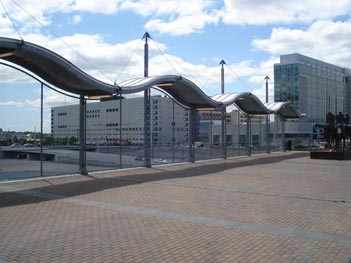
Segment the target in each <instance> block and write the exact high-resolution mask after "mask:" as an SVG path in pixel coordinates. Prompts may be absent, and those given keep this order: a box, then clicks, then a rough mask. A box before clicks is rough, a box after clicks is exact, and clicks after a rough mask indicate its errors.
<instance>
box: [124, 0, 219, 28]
mask: <svg viewBox="0 0 351 263" xmlns="http://www.w3.org/2000/svg"><path fill="white" fill-rule="evenodd" d="M121 10H132V11H134V12H136V13H138V14H140V15H143V16H152V19H151V20H149V21H148V22H147V23H146V24H145V29H146V30H148V31H157V32H159V33H161V34H171V35H187V34H191V33H194V32H201V31H202V30H203V29H204V27H205V26H206V24H215V23H217V22H218V20H219V12H218V10H217V9H216V8H215V5H214V2H213V1H209V0H193V1H192V2H191V3H189V2H188V1H178V0H171V1H162V0H141V1H125V2H124V3H123V4H121Z"/></svg>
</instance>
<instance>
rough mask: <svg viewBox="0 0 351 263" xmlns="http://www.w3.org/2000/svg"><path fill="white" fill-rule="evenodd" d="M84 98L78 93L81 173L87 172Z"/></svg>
mask: <svg viewBox="0 0 351 263" xmlns="http://www.w3.org/2000/svg"><path fill="white" fill-rule="evenodd" d="M86 123H87V119H86V100H85V97H84V95H80V99H79V172H80V173H81V174H83V175H86V174H88V172H87V156H86V150H87V148H86V147H87V146H86V127H87V126H86Z"/></svg>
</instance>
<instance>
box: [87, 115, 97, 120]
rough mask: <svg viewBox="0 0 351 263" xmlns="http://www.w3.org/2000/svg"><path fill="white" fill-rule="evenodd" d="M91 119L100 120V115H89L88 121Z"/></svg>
mask: <svg viewBox="0 0 351 263" xmlns="http://www.w3.org/2000/svg"><path fill="white" fill-rule="evenodd" d="M91 118H100V114H92V115H87V119H91Z"/></svg>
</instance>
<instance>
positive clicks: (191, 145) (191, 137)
mask: <svg viewBox="0 0 351 263" xmlns="http://www.w3.org/2000/svg"><path fill="white" fill-rule="evenodd" d="M195 118H196V110H195V109H194V108H191V109H190V116H189V139H188V140H189V162H192V163H194V162H195V153H194V147H195Z"/></svg>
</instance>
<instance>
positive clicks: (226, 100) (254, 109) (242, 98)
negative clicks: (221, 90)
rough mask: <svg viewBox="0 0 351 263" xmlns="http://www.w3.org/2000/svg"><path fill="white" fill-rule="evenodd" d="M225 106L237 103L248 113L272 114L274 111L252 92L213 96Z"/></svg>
mask: <svg viewBox="0 0 351 263" xmlns="http://www.w3.org/2000/svg"><path fill="white" fill-rule="evenodd" d="M211 98H212V99H213V100H215V101H217V102H220V103H222V104H223V106H229V105H231V104H235V105H236V106H238V108H239V109H240V110H242V111H243V112H245V113H248V114H270V113H273V112H272V111H271V110H270V109H268V108H266V107H265V106H264V104H263V103H262V102H261V101H260V99H259V98H258V97H256V96H255V95H253V94H252V93H250V92H240V93H227V94H218V95H215V96H212V97H211Z"/></svg>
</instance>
